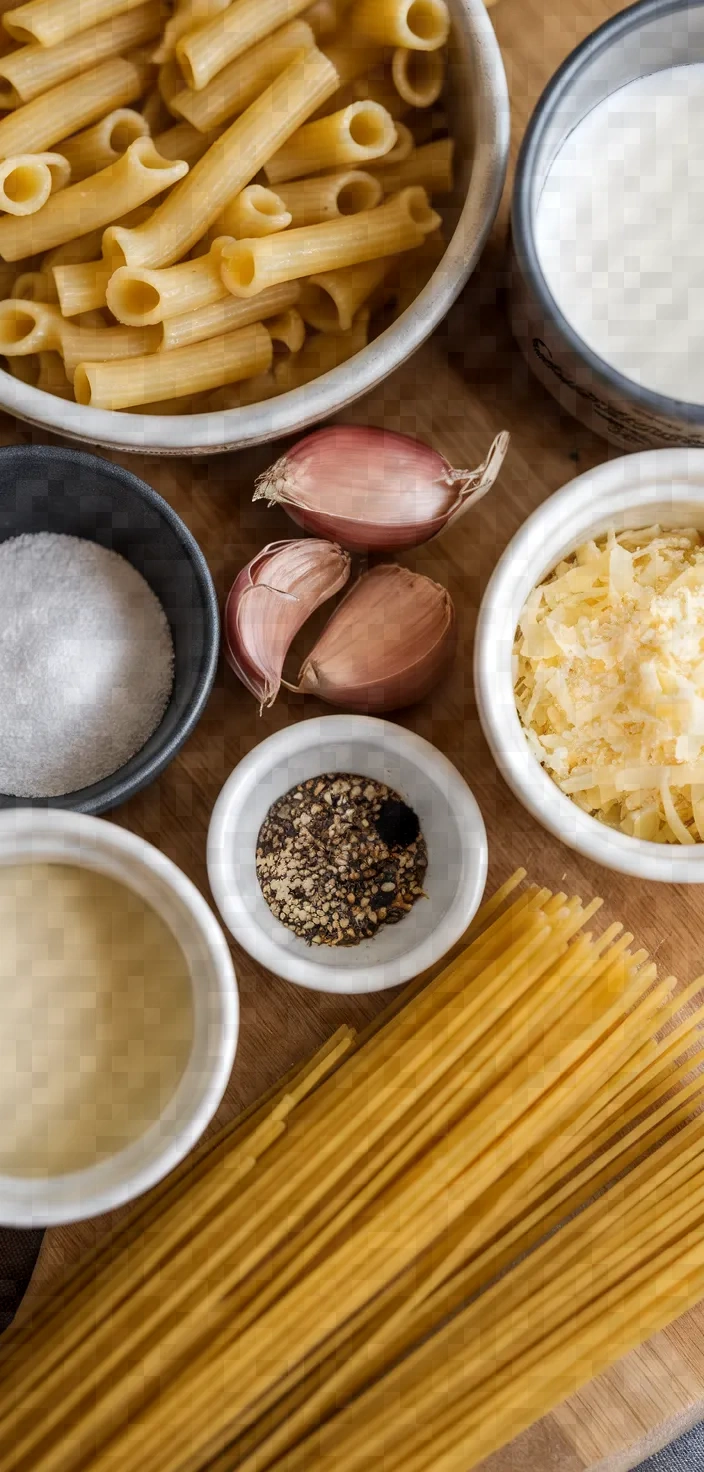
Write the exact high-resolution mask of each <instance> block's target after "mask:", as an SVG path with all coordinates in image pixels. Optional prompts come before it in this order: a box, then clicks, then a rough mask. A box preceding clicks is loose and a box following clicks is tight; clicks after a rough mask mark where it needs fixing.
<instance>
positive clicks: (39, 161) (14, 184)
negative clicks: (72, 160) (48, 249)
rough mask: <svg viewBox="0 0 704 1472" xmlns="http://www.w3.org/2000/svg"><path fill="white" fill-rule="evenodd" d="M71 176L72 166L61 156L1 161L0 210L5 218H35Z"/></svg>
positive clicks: (25, 156)
mask: <svg viewBox="0 0 704 1472" xmlns="http://www.w3.org/2000/svg"><path fill="white" fill-rule="evenodd" d="M70 177H71V167H70V165H69V163H68V162H67V160H66V159H65V158H64V157H63V155H62V154H60V153H23V154H18V155H15V156H12V157H10V158H6V159H3V161H2V163H0V210H4V211H5V213H6V214H8V215H34V214H36V212H37V210H40V209H41V208H42V205H45V204H46V202H47V200H48V198H49V195H50V194H51V193H52V191H55V190H58V189H63V188H65V186H66V185H67V184H68V181H69V179H70ZM28 254H29V252H28Z"/></svg>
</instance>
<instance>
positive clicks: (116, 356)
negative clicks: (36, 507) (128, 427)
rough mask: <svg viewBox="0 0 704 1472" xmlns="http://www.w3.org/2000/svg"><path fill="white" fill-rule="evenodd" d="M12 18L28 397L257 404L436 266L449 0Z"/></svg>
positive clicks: (14, 314)
mask: <svg viewBox="0 0 704 1472" xmlns="http://www.w3.org/2000/svg"><path fill="white" fill-rule="evenodd" d="M371 10H373V12H374V14H373V16H372V15H371ZM4 15H8V16H9V18H10V25H11V27H12V28H13V32H14V34H15V35H16V36H17V37H18V39H20V40H21V41H22V43H23V44H20V45H19V46H17V47H16V48H15V49H14V50H12V49H10V50H9V54H8V55H6V56H4V57H3V46H2V43H1V41H0V107H2V105H3V103H4V104H5V105H6V106H7V107H9V108H11V109H13V111H11V112H10V113H9V114H8V115H7V116H5V117H4V118H0V257H4V258H5V259H4V260H0V305H1V304H2V303H3V302H5V303H9V306H8V305H5V306H3V308H2V310H3V312H4V313H5V331H6V333H8V334H11V333H14V334H15V343H14V348H13V349H12V352H11V355H10V357H8V363H11V365H12V366H11V371H12V372H13V373H15V374H17V375H19V374H21V375H23V377H24V379H25V380H26V381H27V382H31V383H32V384H33V386H35V387H37V386H39V387H41V388H44V389H46V390H47V391H51V385H52V384H55V385H56V392H57V393H58V394H60V395H61V396H63V397H71V395H72V394H73V393H74V389H73V385H72V381H71V380H72V377H73V376H74V370H75V373H76V375H77V391H78V395H79V399H80V402H83V403H85V404H86V406H90V404H94V405H96V406H100V407H108V406H111V407H112V408H114V409H119V408H125V409H129V410H136V411H139V410H140V409H141V408H143V409H144V412H154V413H164V412H167V408H166V407H165V406H168V405H169V404H170V403H172V404H173V406H174V407H173V412H176V413H178V412H183V413H191V412H201V411H202V412H207V411H209V410H210V409H212V410H216V409H218V408H223V407H227V406H228V405H234V404H236V403H241V404H245V403H255V402H256V401H257V397H261V398H269V397H271V396H272V395H274V394H279V393H282V392H286V391H287V389H292V388H295V387H301V386H303V385H304V384H306V383H309V382H310V381H311V380H312V379H313V378H315V377H316V376H318V375H319V374H320V373H325V372H327V371H328V370H329V369H331V368H334V367H335V366H337V365H338V364H339V363H342V362H344V361H345V360H346V359H347V357H349V356H351V354H352V353H353V352H355V351H359V350H361V348H363V347H364V345H365V343H366V342H367V340H368V337H369V335H370V333H371V334H372V335H373V334H374V332H375V331H378V330H380V329H381V328H383V326H384V325H385V323H387V322H388V321H389V320H390V319H391V318H392V317H393V315H397V314H398V313H399V312H400V311H401V310H403V308H404V306H405V305H407V304H408V301H409V300H410V299H411V298H412V296H413V294H414V292H416V291H417V290H419V289H420V288H421V287H422V285H423V283H424V281H425V280H426V279H427V277H428V275H429V274H430V273H431V271H432V269H433V266H434V264H435V263H436V261H437V259H438V258H439V254H440V253H441V251H442V239H441V234H440V231H439V229H438V223H439V222H438V217H437V216H436V215H435V214H434V212H433V210H432V209H431V207H430V205H429V203H428V200H427V197H426V195H425V194H424V192H423V191H424V189H426V188H427V192H428V194H433V193H441V192H445V191H446V189H447V188H448V187H449V185H450V183H451V172H452V169H451V162H452V153H451V143H450V141H449V140H447V139H445V140H443V139H439V138H438V137H437V134H438V131H439V129H440V128H441V114H440V113H439V112H438V110H437V109H433V110H432V112H431V110H430V107H429V105H427V104H429V102H430V98H431V93H432V95H433V96H434V95H435V94H436V92H437V89H438V87H439V86H441V84H442V79H443V74H444V53H443V51H442V48H441V47H440V46H439V45H438V44H437V42H438V36H439V35H440V34H441V33H442V29H443V25H444V21H445V17H446V9H445V5H444V0H411V4H410V5H409V4H408V0H379V4H378V5H377V4H376V0H375V3H374V5H373V6H371V8H370V6H368V5H367V4H366V0H356V3H355V0H318V3H316V4H313V5H310V4H301V3H299V0H173V7H172V14H171V17H170V19H167V20H166V21H164V17H163V14H162V4H161V0H29V3H28V4H25V5H16V4H8V3H7V0H0V36H7V35H8V33H7V32H6V31H5V30H4V29H3V25H2V18H3V16H4ZM159 32H161V36H160V39H159ZM409 33H412V37H411V39H409ZM382 37H383V38H382ZM218 38H219V39H218ZM155 43H156V44H155ZM216 43H217V44H216ZM318 43H320V44H318ZM8 47H9V48H11V47H12V41H10V40H9V39H8ZM321 47H323V48H324V49H321ZM423 48H428V49H423ZM421 104H426V106H425V112H424V113H421V111H419V108H420V105H421ZM411 109H413V113H412V116H409V122H411V123H412V127H408V126H407V125H406V124H405V123H403V122H402V121H401V117H402V115H403V114H409V111H410V110H411ZM150 135H151V136H150ZM152 139H153V141H152ZM423 143H425V144H426V147H425V148H423V147H422V146H418V145H421V144H423ZM52 148H55V149H56V156H55V159H54V162H53V163H51V162H49V161H48V159H46V158H45V157H44V155H46V154H47V151H48V150H50V149H52ZM24 155H31V156H32V157H31V159H30V160H29V161H28V162H27V163H25V159H24V157H23V156H24ZM360 162H361V163H362V164H363V165H364V167H358V166H357V167H355V165H358V164H359V163H360ZM47 169H48V170H49V172H50V173H51V175H52V177H51V190H52V192H47V173H46V170H47ZM42 170H43V171H44V172H42ZM69 170H70V171H71V173H70V177H68V176H69ZM262 180H264V182H262ZM3 181H4V183H3ZM269 186H271V187H269ZM416 186H418V187H416ZM57 190H60V191H61V192H60V193H57V192H56V191H57ZM162 191H163V195H164V197H163V198H162V200H161V201H160V200H159V199H158V195H159V194H160V193H161V192H162ZM414 191H415V193H414ZM385 196H386V202H384V199H385ZM135 200H138V201H140V203H139V204H136V205H135V203H134V201H135ZM3 203H4V204H5V217H4V218H2V206H3ZM12 210H16V211H17V214H14V215H13V214H12V213H11V212H12ZM30 210H31V211H33V213H31V214H30V213H29V211H30ZM22 213H24V214H25V218H24V219H23V218H22ZM428 232H430V233H428ZM277 241H278V242H280V243H279V244H278V245H277V244H276V243H275V242H277ZM13 262H14V263H15V264H14V265H13ZM25 308H26V311H25V310H24V309H25ZM34 308H36V309H37V313H36V320H35V318H33V317H32V310H33V309H34ZM23 312H24V315H23ZM40 318H41V321H39V319H40ZM109 323H112V324H113V325H108V324H109ZM115 323H117V324H118V325H117V326H115V325H114V324H115ZM262 323H269V324H270V329H271V330H270V331H269V330H268V329H266V328H263V327H262V326H261V324H262ZM255 328H259V329H261V330H260V331H259V332H255V331H254V329H255ZM40 329H41V330H40ZM244 332H247V333H248V334H249V336H248V337H247V338H241V337H240V336H239V334H241V333H244ZM42 333H43V335H42ZM32 334H34V335H33V336H32ZM125 334H127V335H125ZM262 334H263V336H262ZM267 334H268V335H267ZM272 337H273V340H274V348H273V349H272V341H271V340H272ZM25 339H26V340H25ZM40 344H42V345H40ZM222 344H225V345H226V347H223V346H222ZM246 344H249V347H247V346H246ZM208 345H211V354H212V358H213V363H211V364H210V365H209V367H208V375H207V381H206V383H205V384H200V386H199V384H198V383H197V384H196V386H195V387H194V385H193V383H192V382H191V381H190V380H189V381H188V382H186V383H184V382H183V381H182V380H181V379H180V378H179V374H180V373H181V372H182V371H183V368H184V363H186V365H187V366H188V364H189V363H190V366H191V367H194V368H195V371H196V373H197V375H200V374H201V370H202V368H203V365H204V364H205V363H206V362H207V360H208ZM253 345H254V346H253ZM192 350H193V351H195V353H196V356H195V358H193V359H192V360H186V359H184V358H183V356H181V357H176V358H174V357H173V355H174V354H183V353H184V352H187V351H188V352H190V351H192ZM218 354H219V355H220V358H219V360H218V363H217V364H215V365H214V360H215V358H217V355H218ZM272 354H273V356H272ZM167 356H169V357H170V358H171V359H172V361H171V363H170V365H169V367H168V370H167V369H166V368H165V367H164V364H163V362H161V363H158V364H157V363H155V364H154V365H152V366H151V367H150V368H147V367H146V366H145V365H146V364H147V360H148V359H150V358H151V357H154V358H157V357H159V358H161V359H163V358H165V357H167ZM142 360H143V361H142ZM294 360H295V366H294ZM18 364H19V365H20V366H19V367H18ZM108 368H110V372H111V374H112V376H111V377H110V376H108V374H107V370H108ZM67 370H68V371H67ZM79 370H80V371H79ZM113 370H114V371H113ZM245 372H246V373H248V374H249V376H248V377H243V376H242V375H243V373H245ZM213 373H215V375H216V376H215V379H213V377H212V375H213ZM223 375H225V376H224V377H223ZM199 382H200V380H199ZM213 383H215V385H216V386H215V387H213V386H212V385H213ZM208 385H210V386H208ZM135 395H136V397H135ZM169 412H171V411H169Z"/></svg>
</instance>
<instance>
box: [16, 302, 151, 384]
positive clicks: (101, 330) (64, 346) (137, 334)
mask: <svg viewBox="0 0 704 1472" xmlns="http://www.w3.org/2000/svg"><path fill="white" fill-rule="evenodd" d="M160 337H161V334H160V332H159V329H158V328H131V327H107V326H106V325H105V324H103V325H102V326H83V325H79V324H77V323H75V322H68V321H67V320H66V318H65V317H63V316H62V314H61V312H60V311H59V309H58V307H55V306H52V305H51V304H47V303H46V302H38V301H36V300H35V301H28V300H15V301H5V302H0V353H4V354H5V356H6V357H8V358H11V357H25V356H26V355H27V354H30V353H40V352H44V351H50V352H57V353H60V354H61V357H62V358H63V360H64V364H65V367H66V373H67V376H68V377H69V379H71V378H73V374H74V372H75V370H76V367H77V365H78V364H79V363H80V362H82V361H83V360H84V359H85V358H87V357H88V356H90V357H91V358H95V359H97V360H99V361H101V362H103V361H105V360H107V359H110V358H128V357H137V356H139V355H141V354H143V353H150V352H156V349H157V348H158V347H159V342H160Z"/></svg>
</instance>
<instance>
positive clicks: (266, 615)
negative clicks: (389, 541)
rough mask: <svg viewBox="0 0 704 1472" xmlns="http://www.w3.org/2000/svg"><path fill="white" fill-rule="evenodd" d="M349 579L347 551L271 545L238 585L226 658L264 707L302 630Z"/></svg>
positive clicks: (320, 545) (231, 599) (328, 545)
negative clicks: (323, 604) (290, 648)
mask: <svg viewBox="0 0 704 1472" xmlns="http://www.w3.org/2000/svg"><path fill="white" fill-rule="evenodd" d="M349 575H350V559H349V556H348V554H347V553H346V552H343V550H342V548H341V547H337V546H335V544H334V543H333V542H320V541H312V540H311V541H307V540H300V541H293V542H272V543H270V545H269V546H268V547H265V548H264V550H263V551H262V552H260V553H259V554H258V555H257V556H256V557H254V558H253V559H252V561H251V562H250V563H248V564H247V566H246V567H244V568H243V569H242V571H241V573H240V574H239V575H238V577H237V578H236V579H235V581H234V583H233V585H232V588H231V589H230V593H229V596H228V599H227V603H226V605H225V620H224V622H225V653H226V657H227V660H228V663H229V664H230V665H231V666H232V669H233V670H234V671H235V674H236V675H238V676H239V678H240V680H241V681H242V683H243V685H246V687H247V689H248V690H250V691H251V692H252V695H255V696H256V698H257V700H258V701H259V703H260V706H262V707H263V706H265V705H272V703H273V702H274V700H275V699H276V696H277V694H278V691H279V687H280V685H281V672H282V670H283V667H284V660H285V658H286V655H287V653H288V650H289V647H290V645H291V641H292V640H293V639H294V637H295V635H296V634H297V633H298V630H299V629H300V628H302V627H303V624H304V623H305V622H306V619H307V618H309V617H310V615H311V614H312V613H314V612H315V610H316V608H319V607H320V604H321V603H324V602H325V600H326V598H331V597H332V596H333V593H337V592H338V591H339V589H340V588H342V587H344V585H345V583H346V582H347V579H348V577H349Z"/></svg>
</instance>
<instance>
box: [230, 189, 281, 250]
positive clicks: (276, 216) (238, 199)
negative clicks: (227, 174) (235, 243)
mask: <svg viewBox="0 0 704 1472" xmlns="http://www.w3.org/2000/svg"><path fill="white" fill-rule="evenodd" d="M291 222H292V216H291V213H290V211H289V210H288V209H287V208H286V205H285V204H284V201H283V200H282V199H281V197H280V196H279V195H278V194H275V193H274V190H273V189H266V188H265V187H264V185H263V184H248V185H247V187H246V188H245V189H242V190H240V193H239V194H236V195H235V197H234V199H231V200H230V203H229V204H228V205H226V206H225V209H224V210H223V212H222V214H221V215H218V218H217V220H216V221H215V223H214V225H212V226H211V229H213V230H217V231H218V233H219V234H222V235H235V236H237V237H238V238H240V239H241V238H242V237H244V236H247V237H249V236H256V235H275V234H276V233H277V232H278V231H279V230H285V229H286V227H287V225H290V224H291Z"/></svg>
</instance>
